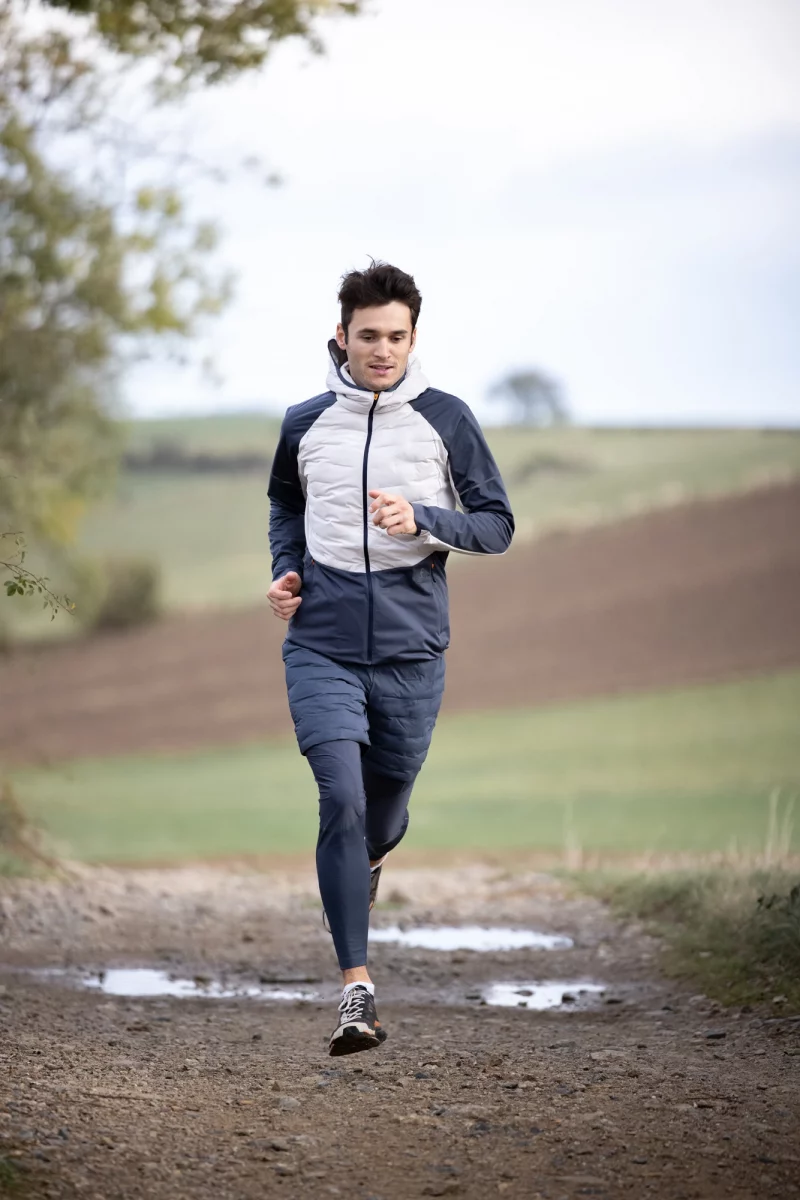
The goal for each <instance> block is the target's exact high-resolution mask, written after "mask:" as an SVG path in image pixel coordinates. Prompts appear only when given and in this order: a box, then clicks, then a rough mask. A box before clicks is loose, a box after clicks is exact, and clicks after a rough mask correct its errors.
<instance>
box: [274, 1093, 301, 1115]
mask: <svg viewBox="0 0 800 1200" xmlns="http://www.w3.org/2000/svg"><path fill="white" fill-rule="evenodd" d="M299 1107H300V1101H299V1100H298V1099H297V1098H296V1097H295V1096H279V1097H278V1108H280V1109H283V1111H284V1112H291V1111H293V1110H294V1109H295V1108H299Z"/></svg>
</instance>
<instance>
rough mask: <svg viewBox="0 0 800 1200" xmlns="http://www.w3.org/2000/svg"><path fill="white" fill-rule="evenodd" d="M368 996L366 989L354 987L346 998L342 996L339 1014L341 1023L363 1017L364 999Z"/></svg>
mask: <svg viewBox="0 0 800 1200" xmlns="http://www.w3.org/2000/svg"><path fill="white" fill-rule="evenodd" d="M368 995H369V992H368V991H367V990H366V988H360V987H354V988H350V991H349V992H348V993H347V995H346V996H342V1002H341V1004H340V1005H339V1012H340V1013H341V1014H342V1020H343V1021H357V1020H359V1018H360V1017H363V1015H364V1004H365V999H366V997H367V996H368Z"/></svg>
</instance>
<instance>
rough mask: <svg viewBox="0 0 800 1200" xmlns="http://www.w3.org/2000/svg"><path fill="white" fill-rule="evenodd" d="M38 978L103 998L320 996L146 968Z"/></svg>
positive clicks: (47, 973)
mask: <svg viewBox="0 0 800 1200" xmlns="http://www.w3.org/2000/svg"><path fill="white" fill-rule="evenodd" d="M39 976H40V978H43V979H45V980H49V981H50V982H62V983H67V984H71V985H76V984H77V985H78V986H79V987H85V988H88V989H89V990H90V991H97V992H102V993H103V995H105V996H127V997H132V998H141V999H146V998H153V999H155V998H158V997H161V996H174V997H177V998H178V999H181V1000H190V999H195V998H196V999H203V1000H239V999H242V1000H272V1001H286V1000H290V1001H296V1000H319V999H320V998H321V997H320V993H318V992H314V991H312V990H310V989H309V988H292V987H269V986H267V985H265V984H250V983H241V984H231V983H223V982H222V981H220V980H218V979H211V978H207V977H206V976H195V977H194V978H181V977H179V976H175V975H170V974H169V973H168V972H167V971H158V970H155V969H153V968H150V967H113V968H109V969H108V970H106V971H96V972H92V973H89V974H78V973H76V972H74V971H67V970H48V971H41V972H39Z"/></svg>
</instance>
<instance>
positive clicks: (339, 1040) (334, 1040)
mask: <svg viewBox="0 0 800 1200" xmlns="http://www.w3.org/2000/svg"><path fill="white" fill-rule="evenodd" d="M385 1041H386V1033H385V1031H384V1030H383V1029H381V1023H380V1021H379V1020H378V1015H377V1013H376V1012H375V997H374V996H373V995H372V993H371V992H370V991H368V990H367V988H366V987H363V986H362V985H361V984H358V983H357V984H356V985H355V987H351V988H350V990H349V991H348V992H346V993H345V995H344V996H342V1002H341V1004H340V1005H339V1024H338V1025H337V1026H336V1028H335V1029H334V1031H333V1033H332V1034H331V1040H330V1046H329V1051H330V1053H331V1054H332V1055H333V1056H334V1057H338V1056H339V1055H341V1054H356V1053H357V1052H358V1051H359V1050H373V1049H374V1048H375V1047H376V1046H380V1044H381V1042H385Z"/></svg>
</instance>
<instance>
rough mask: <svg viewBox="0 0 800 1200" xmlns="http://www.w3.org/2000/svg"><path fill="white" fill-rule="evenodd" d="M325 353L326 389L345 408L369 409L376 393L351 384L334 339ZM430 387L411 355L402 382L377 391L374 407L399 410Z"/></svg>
mask: <svg viewBox="0 0 800 1200" xmlns="http://www.w3.org/2000/svg"><path fill="white" fill-rule="evenodd" d="M328 351H329V353H330V356H331V365H330V367H329V369H328V378H327V385H328V390H329V391H331V392H334V393H335V394H336V396H337V397H338V398H339V400H340V401H342V402H343V403H344V404H345V405H346V407H348V408H359V409H364V408H369V407H371V406H372V404H373V403H374V401H375V393H374V392H370V391H368V390H367V389H366V388H360V387H358V386H357V384H356V383H355V382H354V381H353V379H352V378H351V376H350V372H349V371H348V369H347V359H346V356H345V354H344V351H342V350H341V349H340V348H339V346H338V345H337V344H336V342H335V341H334V340H333V338H331V340H330V341H329V342H328ZM429 387H430V384H429V383H428V380H427V379H426V378H425V376H424V375H423V373H422V368H421V366H420V365H419V361H418V360H417V358H416V357H415V356H414V355H412V356H411V357H410V358H409V360H408V366H407V368H406V373H405V375H403V377H402V379H398V381H397V383H395V384H393V386H392V387H390V388H386V390H385V391H382V392H378V405H377V407H378V408H380V409H389V408H399V407H400V406H401V405H402V404H408V403H409V402H410V401H411V400H416V398H417V396H421V395H422V393H423V392H424V391H426V390H427V389H428V388H429Z"/></svg>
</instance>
